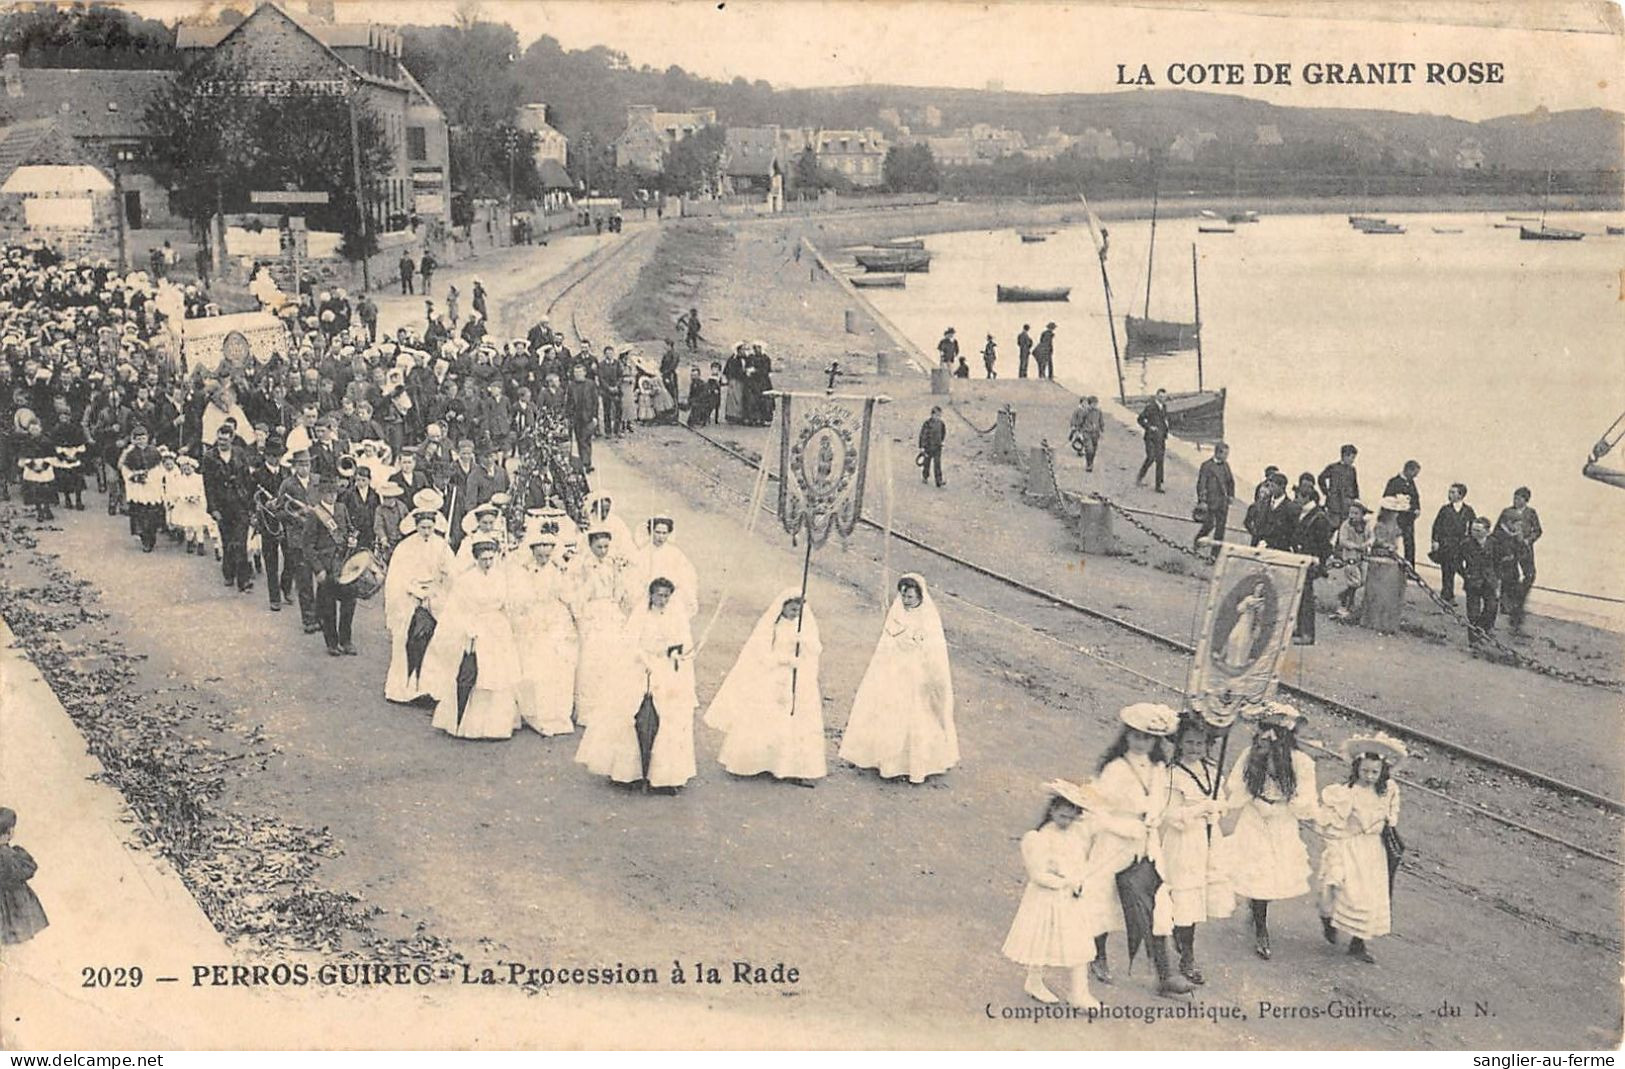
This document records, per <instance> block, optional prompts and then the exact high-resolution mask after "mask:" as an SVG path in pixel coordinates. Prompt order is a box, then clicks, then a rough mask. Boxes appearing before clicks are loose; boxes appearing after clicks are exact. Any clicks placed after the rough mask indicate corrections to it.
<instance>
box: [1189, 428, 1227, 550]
mask: <svg viewBox="0 0 1625 1069" xmlns="http://www.w3.org/2000/svg"><path fill="white" fill-rule="evenodd" d="M1235 496H1236V476H1235V473H1234V472H1232V471H1231V470H1230V446H1229V445H1228V444H1226V443H1224V442H1220V443H1218V444H1217V445H1215V446H1214V447H1213V455H1212V456H1211V457H1209V458H1208V459H1206V460H1204V461H1202V466H1201V467H1200V468H1198V469H1197V471H1196V505H1197V508H1198V509H1199V510H1200V511H1201V514H1202V526H1201V527H1200V528H1199V529H1198V530H1197V532H1196V541H1195V543H1194V544H1195V545H1198V546H1199V545H1201V542H1202V539H1203V538H1206V537H1208V536H1209V535H1211V536H1212V538H1213V541H1215V542H1223V541H1224V528H1225V523H1226V521H1227V520H1229V518H1230V499H1231V498H1233V497H1235ZM1218 555H1219V548H1218V547H1217V546H1214V547H1213V556H1214V557H1218Z"/></svg>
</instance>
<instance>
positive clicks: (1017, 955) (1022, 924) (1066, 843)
mask: <svg viewBox="0 0 1625 1069" xmlns="http://www.w3.org/2000/svg"><path fill="white" fill-rule="evenodd" d="M1046 787H1047V789H1048V790H1049V792H1050V800H1049V804H1048V805H1046V806H1045V807H1044V816H1043V819H1042V820H1040V821H1039V822H1038V827H1037V828H1036V829H1035V830H1033V831H1030V832H1028V833H1027V834H1026V835H1023V836H1022V837H1021V860H1022V864H1023V865H1025V866H1026V869H1027V889H1026V890H1025V891H1023V892H1022V893H1021V905H1020V906H1018V907H1017V908H1016V917H1015V920H1014V921H1012V922H1011V923H1010V934H1009V935H1008V936H1006V937H1005V940H1004V948H1003V954H1004V956H1005V957H1007V958H1009V959H1010V960H1011V961H1013V962H1015V963H1017V964H1018V965H1025V966H1027V983H1026V986H1025V990H1026V992H1027V994H1029V995H1031V996H1032V997H1033V998H1035V999H1037V1000H1038V1001H1039V1002H1044V1003H1054V1002H1059V1001H1060V999H1058V998H1056V997H1055V994H1054V992H1052V991H1051V990H1050V989H1049V987H1048V986H1047V985H1046V984H1045V983H1044V967H1045V966H1046V965H1049V966H1058V967H1060V968H1065V969H1070V970H1072V991H1071V997H1070V998H1069V999H1068V1001H1069V1002H1071V1003H1072V1005H1074V1006H1078V1007H1081V1008H1084V1009H1091V1008H1094V1007H1097V1006H1099V1005H1100V1003H1099V1002H1098V1001H1096V1000H1095V998H1094V996H1093V995H1092V994H1090V992H1089V958H1090V955H1091V952H1092V951H1093V946H1094V938H1095V933H1096V932H1097V931H1098V929H1099V928H1100V923H1099V921H1100V919H1099V918H1098V917H1097V916H1096V915H1095V914H1094V913H1093V912H1092V911H1091V909H1090V904H1089V903H1090V899H1089V898H1088V897H1086V891H1087V889H1088V888H1089V885H1090V884H1091V883H1096V882H1099V880H1100V878H1101V877H1102V876H1103V875H1104V876H1105V878H1107V879H1109V878H1110V874H1109V873H1105V874H1103V873H1102V872H1101V871H1100V869H1099V868H1098V867H1094V866H1091V865H1090V863H1089V824H1088V821H1087V820H1086V819H1085V816H1084V814H1085V813H1086V812H1087V811H1088V810H1091V809H1098V808H1099V801H1098V799H1097V798H1096V797H1095V796H1094V795H1093V793H1092V792H1091V791H1090V789H1089V787H1088V786H1087V785H1084V786H1079V785H1078V784H1075V783H1068V782H1067V781H1065V780H1055V781H1053V782H1051V783H1049V784H1046Z"/></svg>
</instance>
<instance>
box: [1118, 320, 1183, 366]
mask: <svg viewBox="0 0 1625 1069" xmlns="http://www.w3.org/2000/svg"><path fill="white" fill-rule="evenodd" d="M1123 319H1124V321H1125V326H1126V327H1127V328H1128V344H1127V345H1126V346H1125V349H1124V351H1125V353H1126V355H1128V356H1148V355H1154V354H1158V353H1176V352H1180V351H1182V350H1185V349H1194V348H1195V347H1196V344H1197V339H1198V338H1199V337H1200V336H1201V333H1202V329H1201V325H1200V324H1199V323H1180V322H1176V321H1174V320H1169V319H1146V318H1144V317H1141V316H1132V315H1130V316H1124V317H1123Z"/></svg>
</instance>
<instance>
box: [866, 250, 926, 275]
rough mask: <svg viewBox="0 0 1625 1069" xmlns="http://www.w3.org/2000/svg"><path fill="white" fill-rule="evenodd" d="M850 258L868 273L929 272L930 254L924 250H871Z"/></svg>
mask: <svg viewBox="0 0 1625 1069" xmlns="http://www.w3.org/2000/svg"><path fill="white" fill-rule="evenodd" d="M852 258H853V259H855V260H856V261H857V262H858V265H859V266H860V267H862V268H863V269H864V270H865V271H869V272H876V271H929V270H931V254H930V253H929V252H926V251H925V250H924V249H872V250H867V251H864V252H855V253H853V254H852Z"/></svg>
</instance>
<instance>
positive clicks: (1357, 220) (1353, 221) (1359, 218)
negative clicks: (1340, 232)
mask: <svg viewBox="0 0 1625 1069" xmlns="http://www.w3.org/2000/svg"><path fill="white" fill-rule="evenodd" d="M1387 221H1388V220H1386V219H1384V218H1383V217H1382V216H1380V215H1351V216H1349V226H1352V227H1354V228H1355V229H1356V230H1358V229H1359V228H1360V227H1361V225H1363V224H1365V223H1386V222H1387Z"/></svg>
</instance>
